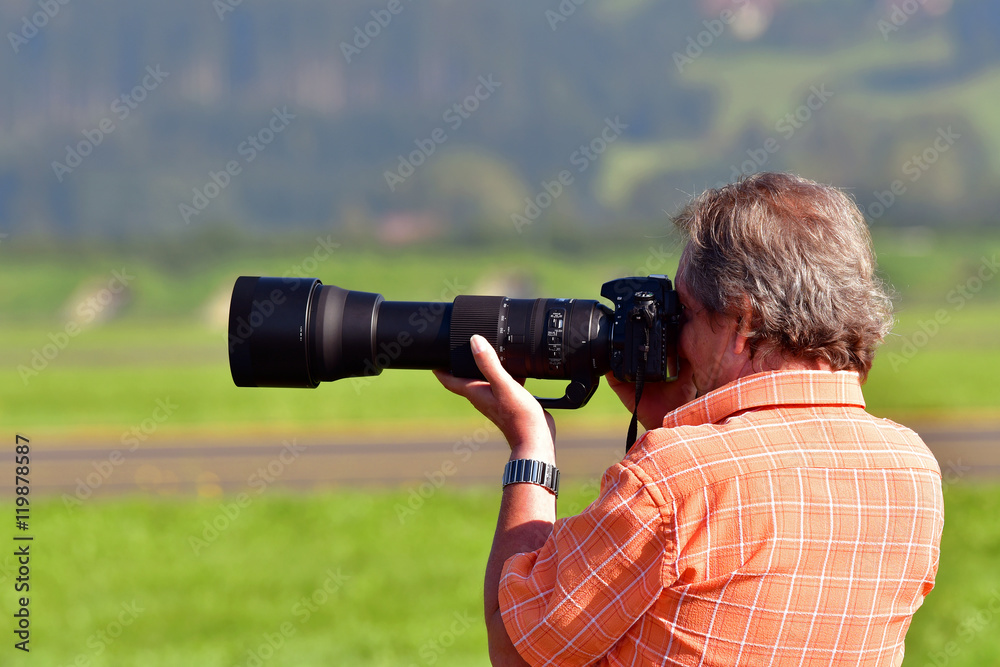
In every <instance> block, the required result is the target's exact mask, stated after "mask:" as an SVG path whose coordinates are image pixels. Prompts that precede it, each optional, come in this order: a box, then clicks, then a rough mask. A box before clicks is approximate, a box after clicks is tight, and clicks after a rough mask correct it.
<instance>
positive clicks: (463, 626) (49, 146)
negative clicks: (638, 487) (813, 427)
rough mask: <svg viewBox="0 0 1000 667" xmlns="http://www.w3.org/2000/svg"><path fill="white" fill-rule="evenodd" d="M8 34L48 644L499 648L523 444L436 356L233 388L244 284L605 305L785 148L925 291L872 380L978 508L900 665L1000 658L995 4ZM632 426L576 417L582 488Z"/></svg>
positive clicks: (206, 13)
mask: <svg viewBox="0 0 1000 667" xmlns="http://www.w3.org/2000/svg"><path fill="white" fill-rule="evenodd" d="M0 28H2V32H3V34H4V38H5V39H4V41H5V42H6V44H4V45H2V46H0V54H2V55H0V82H2V84H3V88H2V90H3V93H2V95H0V284H2V286H3V289H2V290H0V438H4V439H6V440H7V442H8V446H7V448H6V449H5V451H6V452H7V453H6V454H4V455H3V461H2V468H0V473H2V475H3V480H2V489H3V493H4V497H5V498H6V499H7V501H5V502H4V507H7V508H9V509H8V510H7V511H9V515H8V517H9V521H10V524H9V525H10V528H9V531H8V532H9V534H10V535H11V536H14V535H20V536H24V535H32V536H34V537H35V540H34V541H33V543H32V549H33V552H32V553H33V555H34V559H33V560H32V566H33V567H32V573H31V575H32V579H31V586H32V589H31V591H32V593H33V595H32V598H31V613H32V636H31V637H32V638H31V649H32V655H31V658H30V659H31V660H32V661H33V663H34V664H45V665H69V664H74V665H131V664H143V665H190V664H198V665H248V666H249V665H261V664H273V665H321V664H323V665H326V664H345V665H355V664H357V665H438V664H442V665H470V664H487V663H488V660H487V657H486V647H485V633H484V631H483V628H482V623H481V621H480V616H481V612H480V608H481V577H482V568H483V565H484V563H485V558H486V554H487V553H488V549H489V542H490V540H491V538H492V533H493V525H494V522H495V513H496V508H497V505H498V502H499V489H498V485H497V484H496V481H497V479H498V478H499V471H500V470H501V469H502V464H503V461H505V460H506V454H505V449H506V445H505V444H504V443H503V441H502V440H501V439H500V438H499V435H498V434H497V433H496V432H495V430H494V429H493V428H492V427H491V426H490V425H489V424H488V423H486V422H484V421H483V419H482V418H480V417H479V416H478V415H477V414H476V413H475V412H473V411H472V410H471V408H470V407H469V406H467V405H466V404H465V403H463V402H462V401H461V400H460V399H457V398H456V397H454V396H451V395H449V394H447V392H445V391H444V390H443V389H441V388H440V387H439V386H438V385H437V384H436V382H435V381H434V379H433V377H431V376H430V374H429V373H425V372H416V371H388V372H386V373H384V374H383V375H382V376H381V377H379V378H376V379H372V380H353V381H351V380H345V381H342V382H338V383H332V384H329V385H324V386H322V387H320V388H319V389H316V390H291V389H288V390H273V389H259V390H254V389H237V388H235V387H234V386H233V385H232V381H231V379H230V376H229V369H228V361H227V356H226V354H227V353H226V331H225V330H226V321H227V313H228V304H229V296H230V292H231V289H232V284H233V281H234V280H235V278H236V277H237V276H238V275H278V276H315V277H318V278H320V279H321V280H323V282H324V283H327V284H336V285H340V286H342V287H345V288H349V289H360V290H364V291H375V292H381V293H382V294H384V295H385V296H386V298H387V299H392V300H425V301H451V300H452V299H453V298H454V297H455V296H457V295H458V294H462V293H480V294H487V293H492V294H506V295H508V296H514V297H537V296H550V297H577V298H590V299H597V298H599V297H598V294H599V290H600V285H601V284H602V283H603V282H604V281H606V280H610V279H612V278H616V277H621V276H627V275H637V274H639V275H645V274H649V273H663V272H666V273H668V274H670V275H673V272H674V270H675V269H676V266H677V260H678V257H679V254H680V250H681V245H680V241H679V240H678V238H677V236H676V235H675V234H674V233H673V231H672V229H671V224H670V217H671V215H672V214H674V213H676V212H677V210H678V208H679V207H680V206H681V205H682V204H683V203H684V202H685V201H686V200H687V199H688V198H689V197H690V196H692V195H694V194H697V193H699V192H701V191H702V190H704V189H705V188H709V187H713V186H716V185H718V184H721V183H725V182H729V181H731V180H734V179H736V178H738V177H740V176H741V175H746V174H751V173H754V172H757V171H761V170H780V171H792V172H795V173H798V174H800V175H802V176H805V177H808V178H811V179H814V180H818V181H821V182H826V183H831V184H833V185H836V186H838V187H841V188H844V189H845V190H847V191H848V192H849V193H850V194H851V195H852V196H853V197H854V198H855V200H856V202H857V203H858V205H859V206H860V207H861V209H862V210H863V211H864V212H865V214H866V216H867V218H868V220H869V223H870V225H871V230H872V234H873V238H874V241H875V246H876V251H877V252H878V256H879V265H880V270H881V272H882V274H883V276H884V278H885V280H886V281H887V282H889V283H890V284H891V285H892V286H893V288H894V291H895V303H896V307H897V318H898V323H897V326H896V328H895V330H894V332H893V335H892V336H891V337H890V339H889V340H887V341H886V344H885V346H884V348H883V350H882V351H881V353H880V355H879V357H878V358H877V360H876V364H875V367H874V369H873V371H872V374H871V378H870V380H869V382H868V384H867V385H866V389H865V394H866V398H867V399H868V403H869V409H870V411H872V412H873V413H875V414H877V415H880V416H884V417H887V418H891V419H894V420H897V421H901V422H903V423H906V424H907V425H910V426H913V427H914V428H916V429H917V430H918V431H919V432H920V433H921V434H922V435H923V436H924V438H925V440H926V441H927V442H928V444H929V445H930V446H931V448H932V450H933V451H934V452H935V454H936V455H937V457H938V459H939V462H940V463H941V468H942V473H943V476H944V481H945V500H946V504H947V525H946V528H945V536H944V545H943V551H942V560H941V569H940V573H939V576H938V586H937V589H936V590H935V591H934V592H933V593H932V594H931V595H930V596H929V597H928V599H927V602H926V603H925V606H924V607H923V608H922V609H921V610H920V611H919V612H918V613H917V615H916V616H915V618H914V623H913V628H912V630H911V632H910V634H909V635H908V641H907V647H908V649H907V661H906V664H907V665H925V664H929V665H944V664H949V665H985V664H1000V641H997V640H996V639H995V637H996V636H997V628H998V627H1000V574H998V573H997V570H996V567H995V562H996V558H997V557H1000V529H998V528H997V526H996V520H995V517H996V514H997V512H998V511H1000V487H998V486H997V483H996V475H997V473H998V472H1000V448H998V445H1000V385H998V383H997V382H996V373H997V370H998V368H1000V344H998V342H1000V340H998V336H997V333H996V332H997V330H998V328H1000V310H998V307H997V306H998V304H1000V280H997V279H996V276H997V273H998V271H1000V264H998V253H1000V230H998V227H997V223H996V211H997V208H998V205H1000V188H998V187H997V185H998V183H1000V115H998V114H997V113H996V108H997V107H998V106H1000V42H998V40H997V39H996V34H997V32H998V30H1000V5H994V4H992V3H986V2H979V1H976V0H964V1H963V0H845V1H843V2H837V3H830V2H827V3H820V2H809V1H806V0H703V1H700V2H698V1H694V0H691V1H689V2H683V3H654V2H649V1H645V0H590V1H587V0H545V1H543V2H540V3H539V2H529V1H527V0H511V1H509V2H504V3H499V4H498V3H483V2H474V3H469V2H464V3H461V2H455V1H454V0H416V1H414V0H375V1H361V0H341V1H340V2H338V3H324V2H319V1H318V0H315V1H314V0H287V1H285V2H264V1H263V0H197V1H195V0H177V1H175V2H171V3H155V2H151V1H149V0H131V1H130V2H125V1H124V0H105V1H104V2H101V3H97V4H94V3H77V2H72V1H70V0H30V1H29V0H5V1H4V2H3V4H2V5H0ZM531 387H532V389H534V390H535V391H537V392H538V393H540V394H547V395H556V394H560V393H561V391H562V387H559V386H551V385H549V384H548V383H534V384H533V385H531ZM628 418H629V415H628V414H627V413H626V412H625V411H624V410H623V409H622V408H621V406H620V405H619V404H617V401H616V399H615V398H614V397H613V396H612V395H611V394H610V391H608V390H607V388H606V387H602V389H601V390H600V391H599V392H598V394H597V396H596V397H595V398H594V399H593V401H592V403H591V404H589V405H588V406H587V407H586V408H584V409H583V410H579V411H575V412H572V413H560V414H558V415H557V423H558V426H559V432H560V438H559V459H560V467H561V468H562V469H563V480H564V484H565V485H566V486H567V491H566V492H565V493H564V494H563V496H561V498H560V513H561V514H569V513H574V512H577V511H579V510H581V509H582V508H583V507H585V506H586V505H587V504H588V503H589V502H590V501H591V500H593V498H594V497H595V496H596V493H597V488H598V482H599V479H600V474H601V472H602V471H603V470H604V468H605V467H607V466H608V465H610V464H611V463H613V462H614V461H615V460H616V458H617V457H619V456H620V452H621V449H622V444H623V443H622V440H623V438H624V435H625V430H626V428H627V424H628ZM18 435H20V436H22V438H27V439H28V440H29V444H30V451H31V457H32V459H31V460H32V464H31V474H30V479H31V492H30V498H31V518H30V522H29V523H28V525H27V527H25V528H18V527H17V526H16V524H15V518H14V514H15V511H14V500H13V498H14V495H15V494H14V488H13V487H14V484H13V479H14V474H15V465H14V454H15V444H16V443H15V438H16V437H17V436H18ZM12 543H13V542H12ZM4 551H5V552H6V551H12V550H4ZM17 576H18V570H17V563H16V562H15V559H14V558H13V557H12V556H0V587H2V588H0V591H2V592H0V600H2V601H3V608H4V610H10V613H13V612H14V611H15V610H16V607H15V605H16V597H17V595H15V592H14V584H15V580H16V577H17ZM5 613H7V611H5ZM8 618H10V617H9V616H8ZM2 650H3V656H4V657H3V658H2V662H3V663H4V664H7V663H8V661H12V664H16V663H18V662H27V659H28V656H27V655H23V656H22V655H21V652H20V651H17V650H16V649H13V648H11V647H4V648H3V649H2Z"/></svg>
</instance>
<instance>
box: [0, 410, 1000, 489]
mask: <svg viewBox="0 0 1000 667" xmlns="http://www.w3.org/2000/svg"><path fill="white" fill-rule="evenodd" d="M917 430H918V432H920V434H921V435H922V436H923V438H924V440H925V442H927V444H928V446H929V447H930V448H931V450H932V451H933V452H934V454H935V456H936V457H937V459H938V461H939V463H940V465H941V471H942V475H943V479H944V481H945V483H946V484H951V483H955V482H958V481H961V480H965V479H974V478H983V477H998V476H1000V426H989V427H975V428H958V427H940V426H938V427H930V426H928V427H925V428H918V429H917ZM623 440H624V434H608V435H604V436H601V437H585V438H581V437H573V436H566V437H561V438H560V439H559V440H558V445H557V447H558V457H559V467H560V469H561V470H562V477H563V483H564V484H567V483H573V482H579V483H594V482H597V481H598V480H599V479H600V475H601V473H602V472H603V471H604V470H605V468H607V467H608V466H609V465H611V464H612V463H614V462H615V461H616V460H618V458H620V456H621V452H622V451H623V447H624V442H623ZM34 452H35V466H34V469H33V476H34V479H33V480H32V489H33V491H34V492H35V493H38V494H67V495H68V496H70V497H74V498H77V499H79V500H81V501H84V500H87V499H89V498H92V497H106V496H110V495H117V494H122V493H133V494H151V495H167V496H169V495H187V496H190V495H195V494H197V495H200V496H203V497H216V496H219V495H222V494H224V493H239V492H241V491H246V492H249V493H260V492H261V491H262V490H263V489H266V488H269V487H271V486H274V487H279V488H286V489H292V490H296V491H311V490H321V489H328V488H331V487H337V486H343V485H350V486H354V487H398V488H404V489H409V488H419V487H420V486H421V485H424V484H430V485H432V486H434V487H439V486H442V485H444V484H449V485H451V484H465V485H468V484H495V483H498V480H499V479H500V471H502V469H503V464H504V462H505V461H506V460H507V456H508V449H507V445H506V443H504V442H503V441H502V440H501V439H500V437H499V434H497V433H495V431H492V430H490V431H487V430H486V429H485V428H480V429H477V430H476V431H475V432H473V433H470V434H467V435H464V436H459V437H456V438H447V439H442V440H430V439H426V440H421V441H415V442H378V441H376V442H331V441H330V439H329V438H327V439H319V438H316V437H315V436H313V437H308V438H307V437H296V438H294V439H293V438H287V439H285V440H281V439H271V440H268V439H265V438H261V439H259V441H255V442H247V441H246V440H241V441H231V442H227V441H221V440H219V439H213V440H206V441H204V442H200V441H198V440H195V441H193V442H192V441H191V440H186V441H182V442H176V443H171V442H160V443H157V444H156V446H152V445H149V444H147V445H145V446H142V447H139V448H137V449H136V450H135V451H129V450H128V448H127V447H124V448H123V447H120V446H119V447H113V446H101V445H99V444H95V445H89V444H82V443H79V442H77V443H70V442H63V443H60V442H47V443H45V444H44V445H42V443H41V442H39V444H38V446H36V448H35V450H34ZM6 463H7V462H4V464H5V465H6Z"/></svg>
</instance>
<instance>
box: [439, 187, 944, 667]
mask: <svg viewBox="0 0 1000 667" xmlns="http://www.w3.org/2000/svg"><path fill="white" fill-rule="evenodd" d="M675 223H676V225H677V226H678V228H679V229H680V230H681V231H682V232H684V233H685V234H686V235H687V238H688V241H687V245H686V246H685V248H684V251H683V253H682V255H681V261H680V266H679V268H678V272H677V276H676V289H677V292H678V295H679V297H680V301H681V304H682V306H683V318H682V319H683V323H682V328H681V336H680V343H679V356H680V359H681V366H680V377H679V379H678V380H677V381H675V382H672V383H663V384H658V385H647V386H646V388H645V390H644V394H643V398H642V401H641V402H640V407H639V411H638V413H639V418H640V420H641V422H642V424H643V426H645V427H646V428H647V429H649V430H648V431H647V433H646V434H645V435H644V436H643V437H642V438H641V439H640V440H639V441H638V442H637V443H636V445H635V446H634V447H633V448H632V449H631V451H630V452H629V453H628V454H627V455H626V456H625V458H624V459H623V460H622V461H621V462H619V463H617V464H615V465H614V466H612V467H611V468H610V469H608V470H607V472H605V474H604V478H603V480H602V483H601V491H600V493H599V495H598V498H597V500H596V501H595V502H594V503H593V504H592V505H591V506H590V507H589V508H587V509H586V510H585V511H584V512H583V513H582V514H579V515H577V516H573V517H568V518H565V519H561V520H559V521H556V520H555V505H556V504H555V496H554V494H553V493H552V492H551V491H550V490H549V489H548V488H546V487H545V486H543V485H540V484H537V483H530V482H529V483H520V482H522V481H523V477H520V478H518V479H517V480H516V481H517V482H518V483H511V484H508V485H506V486H505V487H504V490H503V497H502V501H501V505H500V516H499V520H498V523H497V531H496V536H495V538H494V542H493V548H492V552H491V554H490V558H489V561H488V563H487V570H486V585H485V586H486V587H485V604H486V623H487V630H488V635H489V645H490V657H491V659H492V660H493V664H495V665H523V664H531V665H590V664H598V665H654V664H655V665H696V664H697V665H799V664H823V665H830V664H837V665H841V664H850V665H855V664H857V665H899V664H900V663H901V661H902V658H903V639H904V635H905V634H906V630H907V628H908V627H909V623H910V619H911V617H912V615H913V613H914V612H915V611H916V609H917V608H918V607H919V606H920V604H921V603H922V601H923V599H924V597H925V596H926V595H927V593H928V592H929V591H930V590H931V588H932V587H933V585H934V576H935V574H936V571H937V563H938V546H939V543H940V536H941V529H942V526H943V520H944V517H943V502H942V497H941V484H940V470H939V468H938V465H937V463H936V462H935V460H934V458H933V456H932V455H931V453H930V452H929V451H928V450H927V448H926V446H925V445H924V444H923V442H921V440H920V438H919V437H918V436H917V435H916V434H915V433H913V432H912V431H910V430H908V429H906V428H904V427H902V426H899V425H897V424H894V423H892V422H890V421H887V420H883V419H876V418H875V417H872V416H871V415H869V414H867V413H866V412H865V411H864V400H863V398H862V395H861V383H862V382H863V381H864V380H865V379H866V378H867V374H868V371H869V369H870V367H871V363H872V359H873V356H874V351H875V348H876V346H877V345H878V344H879V342H880V341H881V340H882V338H883V337H884V336H885V335H886V333H888V331H889V329H890V326H891V304H890V301H889V299H888V297H887V296H886V294H885V292H884V291H883V289H882V287H881V285H880V283H879V281H878V279H877V278H876V276H875V261H874V255H873V252H872V249H871V241H870V238H869V235H868V231H867V228H866V226H865V221H864V218H863V216H862V214H861V213H860V212H859V211H858V209H857V207H856V206H854V204H853V203H852V202H851V201H850V199H848V198H847V197H846V196H845V195H844V194H842V193H841V192H839V191H838V190H836V189H833V188H830V187H825V186H822V185H819V184H816V183H813V182H811V181H807V180H805V179H802V178H798V177H795V176H791V175H786V174H774V173H764V174H757V175H754V176H751V177H749V178H746V179H744V180H742V181H740V182H739V183H735V184H731V185H728V186H726V187H723V188H720V189H717V190H709V191H708V192H705V193H704V194H702V195H701V196H700V197H698V198H696V199H695V200H694V201H692V202H691V203H690V204H689V205H688V206H687V207H686V208H685V209H684V210H683V211H682V212H681V213H680V215H679V216H678V217H677V219H676V220H675ZM473 351H474V356H475V358H476V361H477V363H478V364H479V367H480V369H481V370H482V371H483V374H484V376H485V377H486V378H487V380H488V382H482V381H475V380H462V379H457V378H454V377H452V376H450V375H444V374H440V373H439V374H438V377H439V379H440V380H441V382H442V383H443V384H444V385H445V386H446V387H447V388H448V389H450V390H451V391H454V392H456V393H458V394H461V395H463V396H465V397H466V398H468V399H469V400H470V401H471V402H472V404H473V405H474V406H475V407H476V408H477V409H479V410H480V411H481V412H483V414H485V415H486V416H487V417H489V418H490V419H491V420H492V421H493V422H494V423H495V424H496V425H497V426H498V427H499V428H500V430H501V431H502V432H503V434H504V435H505V436H506V438H507V441H508V443H509V444H510V447H511V460H516V459H531V460H536V461H541V462H544V463H546V464H550V465H554V464H555V448H554V433H555V429H554V425H553V421H552V419H551V417H550V416H549V415H548V414H546V413H545V412H544V411H543V410H542V409H541V408H540V407H539V406H538V404H537V403H536V402H535V401H534V400H533V399H532V398H531V396H530V395H529V394H528V392H527V391H526V390H525V389H524V388H523V387H522V386H521V384H520V383H519V382H518V381H515V380H514V379H512V378H511V377H510V376H509V375H508V374H507V373H506V372H505V371H504V369H503V368H502V367H501V366H500V363H499V361H498V359H497V356H496V354H495V352H494V351H493V348H492V347H490V346H489V344H488V343H486V341H485V339H482V338H480V337H474V338H473ZM608 379H609V382H610V383H611V385H612V387H613V389H614V390H615V391H616V393H617V394H618V395H619V397H620V398H621V399H622V401H623V403H625V405H626V407H628V408H629V409H631V408H632V404H631V399H632V397H634V387H633V386H631V385H625V384H623V383H618V382H615V381H614V379H613V378H611V377H609V378H608ZM539 467H542V466H539ZM507 481H509V478H508V480H507Z"/></svg>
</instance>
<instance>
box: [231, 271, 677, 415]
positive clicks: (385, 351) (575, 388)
mask: <svg viewBox="0 0 1000 667" xmlns="http://www.w3.org/2000/svg"><path fill="white" fill-rule="evenodd" d="M628 281H632V282H628ZM635 281H639V282H635ZM651 281H652V282H651ZM664 281H665V283H664ZM612 287H614V289H612ZM651 287H656V288H658V290H657V291H655V292H654V291H651V290H650V289H648V288H651ZM640 288H642V289H640ZM636 293H640V294H641V295H642V298H644V299H646V300H647V301H648V300H649V299H658V303H661V304H662V305H664V306H666V308H661V311H660V312H661V313H662V314H663V316H662V317H659V319H657V317H658V316H654V317H653V320H654V321H653V322H652V324H651V327H652V328H651V329H650V332H651V333H652V343H650V342H648V339H649V336H648V334H649V333H650V332H647V336H646V338H645V339H644V340H645V341H647V342H645V343H642V344H644V345H645V348H644V349H645V350H646V351H647V352H648V351H650V350H652V354H651V355H649V354H646V353H644V357H643V359H644V362H643V363H646V364H647V365H646V366H644V368H645V371H646V377H647V379H648V380H650V381H654V380H656V379H659V380H664V379H671V377H670V376H671V375H672V374H674V373H673V372H671V364H673V368H674V369H676V357H675V355H674V353H673V352H672V350H673V347H675V346H676V341H675V340H674V339H675V327H674V326H672V324H676V312H674V311H676V304H675V303H674V304H673V305H672V306H671V305H670V304H669V303H667V302H668V301H671V299H673V300H674V301H675V294H674V293H673V291H672V290H671V289H670V281H669V280H667V279H666V278H665V277H652V278H631V279H621V280H619V281H612V282H611V283H607V284H605V286H604V290H603V291H602V294H603V295H604V296H606V297H608V298H609V299H611V300H612V301H613V302H614V303H615V308H616V311H617V310H619V309H621V308H626V307H630V306H631V304H632V302H633V301H634V295H635V294H636ZM650 295H651V296H650ZM655 305H656V304H654V305H653V312H655ZM671 308H672V309H673V310H672V311H671V312H669V313H668V312H667V311H668V310H670V309H671ZM616 311H612V310H611V309H609V308H608V307H606V306H604V305H602V304H601V303H599V302H598V301H594V300H582V299H547V298H541V299H512V298H510V297H505V296H475V295H462V296H459V297H457V298H456V299H455V300H454V301H453V302H451V303H448V302H424V301H386V300H384V299H383V298H382V295H381V294H374V293H371V292H358V291H353V290H345V289H342V288H340V287H336V286H334V285H323V284H322V283H321V282H320V281H319V280H318V279H316V278H274V277H257V276H241V277H240V278H238V279H237V280H236V285H235V286H234V288H233V296H232V301H231V303H230V309H229V365H230V370H231V372H232V376H233V381H234V382H235V383H236V385H237V386H240V387H316V386H317V385H319V383H320V382H330V381H334V380H340V379H343V378H348V377H361V376H371V375H378V374H379V373H381V372H382V371H383V370H385V369H387V368H414V369H440V370H446V371H449V372H451V373H453V374H454V375H456V376H459V377H468V378H476V377H478V378H481V377H482V375H481V374H480V372H479V369H478V368H477V367H476V364H475V361H474V360H473V357H472V350H471V347H470V343H469V339H470V338H471V337H472V335H473V334H479V335H481V336H483V337H484V338H486V339H487V340H488V341H489V342H490V344H492V345H493V347H494V349H496V351H497V354H498V356H499V357H500V361H501V363H502V364H503V366H504V368H506V369H507V371H508V372H510V373H511V374H512V375H514V376H515V377H531V378H541V379H555V380H569V385H568V386H567V388H566V391H565V394H564V396H562V397H561V398H548V399H539V401H540V402H541V403H542V405H543V406H544V407H547V408H577V407H581V406H582V405H584V404H585V403H586V402H587V401H588V400H589V399H590V397H591V396H592V395H593V393H594V391H595V390H596V389H597V386H598V384H599V383H600V378H601V376H602V375H604V374H605V373H607V372H608V371H611V370H614V372H615V375H616V376H620V377H622V379H626V380H634V376H635V369H630V368H628V367H626V364H628V363H631V362H632V359H633V358H634V357H635V355H634V354H629V350H627V349H626V346H629V345H633V344H635V345H640V343H633V342H632V339H633V338H634V339H635V340H638V337H636V336H635V335H633V334H632V333H630V328H632V327H634V326H637V325H634V324H633V322H634V321H635V318H630V317H627V316H624V315H623V316H621V317H618V315H617V312H616ZM647 319H648V318H647ZM661 320H662V322H661ZM619 321H620V322H619ZM615 329H617V330H615ZM674 372H675V371H674Z"/></svg>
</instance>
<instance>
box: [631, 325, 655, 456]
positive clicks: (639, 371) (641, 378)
mask: <svg viewBox="0 0 1000 667" xmlns="http://www.w3.org/2000/svg"><path fill="white" fill-rule="evenodd" d="M643 329H644V331H645V332H646V341H645V344H644V345H643V346H642V347H641V348H640V351H641V352H642V362H641V363H639V364H638V365H637V366H638V367H637V368H636V370H635V407H634V408H632V421H631V422H630V423H629V425H628V435H626V436H625V453H626V454H628V452H629V450H630V449H632V445H634V444H635V441H636V438H637V437H638V435H639V401H641V400H642V386H643V384H645V381H646V360H647V359H648V358H649V329H650V327H649V326H646V327H643Z"/></svg>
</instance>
